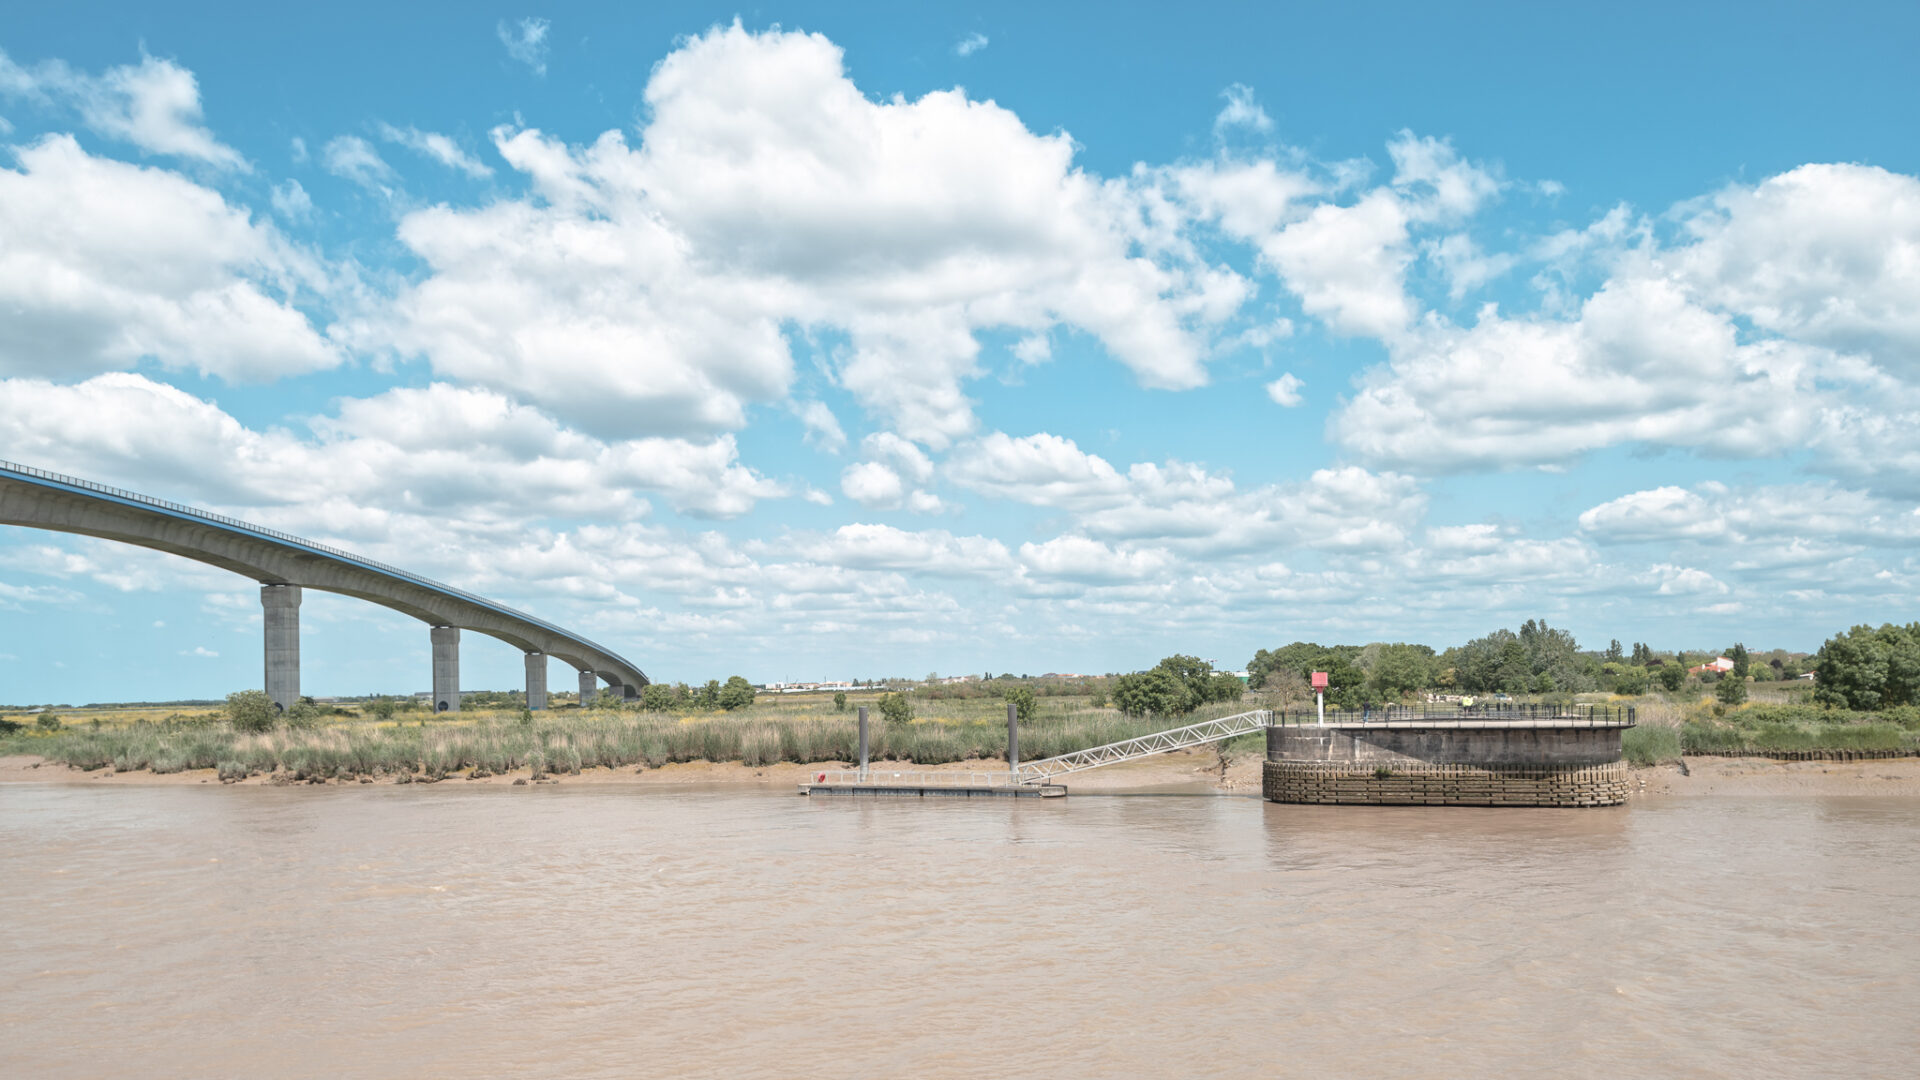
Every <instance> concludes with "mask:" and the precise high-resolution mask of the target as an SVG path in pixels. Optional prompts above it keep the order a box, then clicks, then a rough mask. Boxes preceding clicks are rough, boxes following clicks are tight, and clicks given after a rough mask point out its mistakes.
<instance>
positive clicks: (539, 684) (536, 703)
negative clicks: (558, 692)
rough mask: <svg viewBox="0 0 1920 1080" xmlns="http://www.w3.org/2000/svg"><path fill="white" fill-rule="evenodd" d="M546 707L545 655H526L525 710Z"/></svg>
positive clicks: (536, 653) (535, 653)
mask: <svg viewBox="0 0 1920 1080" xmlns="http://www.w3.org/2000/svg"><path fill="white" fill-rule="evenodd" d="M546 707H547V654H546V653H543V652H530V653H528V654H527V708H529V709H534V710H539V709H544V708H546Z"/></svg>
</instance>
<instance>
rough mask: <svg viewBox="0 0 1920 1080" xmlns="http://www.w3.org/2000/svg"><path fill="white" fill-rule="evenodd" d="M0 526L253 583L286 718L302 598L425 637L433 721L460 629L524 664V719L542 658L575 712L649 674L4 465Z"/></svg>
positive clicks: (262, 531) (273, 541) (174, 515)
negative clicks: (352, 604)
mask: <svg viewBox="0 0 1920 1080" xmlns="http://www.w3.org/2000/svg"><path fill="white" fill-rule="evenodd" d="M0 525H19V526H24V527H26V528H31V529H50V530H53V531H55V532H66V533H77V534H79V535H82V536H96V537H100V538H101V539H105V540H115V541H119V542H120V543H123V544H134V545H137V546H139V547H144V548H152V549H153V550H155V551H164V552H167V553H169V554H173V555H179V556H182V557H184V558H188V559H193V560H195V561H197V562H203V563H207V564H208V565H210V566H217V567H220V568H221V569H222V570H230V571H232V572H234V573H236V574H244V575H246V576H247V577H250V578H252V579H254V580H255V581H258V582H260V586H261V587H260V603H261V607H262V609H263V610H262V613H263V615H264V617H265V624H266V650H265V651H266V665H265V669H266V670H265V676H266V678H265V682H266V686H265V689H266V691H267V694H268V696H269V697H271V698H273V700H274V703H275V704H276V705H278V706H280V707H281V708H283V709H284V708H288V707H291V706H292V705H293V703H294V702H296V701H298V700H299V698H300V596H301V591H302V590H303V589H319V590H320V591H322V592H331V593H340V594H342V595H344V596H353V597H358V598H359V599H362V600H367V601H370V602H372V603H375V604H380V605H382V606H384V607H390V608H392V609H394V610H395V611H399V612H403V613H405V614H407V615H411V616H413V617H414V618H416V619H419V620H420V621H421V622H424V623H426V624H427V625H428V626H430V627H432V631H431V634H432V640H433V699H434V708H435V709H436V710H440V711H458V710H459V708H460V631H461V630H462V629H466V630H472V631H475V632H476V633H481V634H486V635H488V636H489V637H495V638H499V639H500V640H501V641H505V642H507V643H509V644H511V645H514V646H516V647H518V648H519V649H521V650H522V651H523V652H525V653H526V654H527V707H528V708H532V709H542V708H545V707H546V698H547V658H548V657H550V656H551V657H554V658H556V659H559V660H562V661H564V662H566V663H568V664H571V665H572V666H573V667H574V668H575V669H577V670H578V671H579V672H580V693H581V700H583V701H585V700H587V699H588V698H590V697H592V696H593V695H595V694H596V693H598V691H599V680H600V679H605V680H606V681H607V682H608V683H609V684H610V685H611V686H612V688H613V689H614V691H615V692H616V693H618V694H620V695H621V696H622V697H627V698H631V697H634V696H636V695H637V694H638V693H639V691H640V688H641V687H644V686H646V685H647V677H646V675H645V673H643V672H642V671H641V670H640V669H639V668H638V667H636V666H634V664H632V663H631V662H629V661H628V660H627V659H626V658H625V657H623V656H621V655H620V654H618V653H616V652H614V651H612V650H611V649H608V648H606V647H605V646H602V645H600V644H598V643H596V642H593V641H590V640H588V639H587V638H584V637H581V636H580V635H579V634H575V633H573V632H572V631H569V630H565V629H563V628H561V627H558V626H555V625H554V624H552V623H550V622H546V621H545V620H542V619H537V618H534V617H533V616H531V615H528V614H526V613H524V612H520V611H515V610H514V609H512V608H510V607H507V606H506V605H504V604H498V603H495V602H494V601H492V600H488V599H486V598H485V597H482V596H476V595H474V594H473V593H470V592H466V591H464V590H461V589H456V588H454V587H453V586H451V585H442V584H441V583H439V582H437V581H434V580H432V579H430V578H424V577H421V576H420V575H418V574H411V573H408V572H407V571H405V570H401V569H399V568H397V567H393V566H388V565H386V564H385V563H379V562H374V561H373V560H371V559H363V558H361V557H360V556H358V555H354V554H351V553H349V552H345V551H341V550H339V549H337V548H331V547H328V546H326V545H324V544H319V543H315V542H314V541H312V540H306V539H302V538H301V537H298V536H290V535H288V534H286V533H282V532H276V531H275V530H272V529H267V528H263V527H261V526H259V525H252V524H249V523H247V522H244V521H239V520H236V519H234V518H229V517H223V516H221V515H219V514H211V513H208V512H206V511H204V510H195V509H193V508H192V507H189V506H182V505H180V504H178V503H170V502H166V501H164V500H161V499H155V498H152V497H150V496H146V495H141V494H138V493H135V492H131V491H123V490H121V489H119V488H112V487H107V486H105V485H103V484H96V483H93V482H91V481H88V480H81V479H78V478H76V477H71V476H62V475H60V474H58V473H51V472H47V471H45V470H42V469H35V468H32V467H30V466H26V465H16V464H13V463H12V462H6V461H0Z"/></svg>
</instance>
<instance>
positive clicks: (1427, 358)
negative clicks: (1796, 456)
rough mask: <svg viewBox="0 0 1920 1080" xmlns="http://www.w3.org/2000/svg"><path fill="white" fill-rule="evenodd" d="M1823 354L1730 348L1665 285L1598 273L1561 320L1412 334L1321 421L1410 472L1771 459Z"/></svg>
mask: <svg viewBox="0 0 1920 1080" xmlns="http://www.w3.org/2000/svg"><path fill="white" fill-rule="evenodd" d="M1844 374H1845V372H1844V371H1843V370H1841V369H1839V368H1837V367H1836V366H1835V365H1834V364H1833V362H1832V357H1831V356H1830V354H1826V353H1825V352H1824V351H1821V350H1816V349H1811V348H1807V347H1805V346H1799V345H1795V344H1793V343H1789V342H1781V341H1761V342H1757V343H1754V344H1741V343H1740V335H1739V333H1738V330H1737V328H1736V327H1735V326H1734V324H1733V322H1732V321H1731V320H1730V319H1728V318H1727V317H1726V316H1724V315H1719V314H1716V313H1714V312H1711V311H1708V310H1706V309H1703V308H1701V307H1698V306H1697V305H1695V304H1693V303H1691V302H1690V301H1689V300H1688V298H1687V297H1686V296H1685V294H1683V293H1682V292H1680V291H1679V290H1678V289H1677V288H1675V287H1674V285H1673V284H1672V283H1671V282H1670V281H1667V280H1663V279H1658V278H1647V277H1638V278H1634V279H1630V280H1616V281H1614V282H1611V283H1609V284H1608V285H1607V287H1605V288H1604V289H1602V290H1601V291H1600V292H1599V293H1597V294H1596V295H1595V296H1593V297H1592V298H1591V299H1589V300H1588V301H1587V302H1586V304H1585V305H1584V306H1583V307H1582V308H1581V311H1580V314H1579V318H1578V319H1577V320H1575V321H1571V322H1563V321H1558V320H1552V319H1540V318H1527V319H1508V318H1504V317H1502V316H1500V315H1499V314H1498V313H1497V312H1496V311H1494V310H1493V309H1492V308H1491V307H1489V308H1487V309H1485V310H1483V311H1482V313H1481V317H1480V321H1479V323H1478V324H1477V325H1475V326H1474V327H1473V328H1471V329H1460V328H1455V327H1451V326H1439V327H1430V328H1426V329H1423V330H1422V331H1420V332H1419V333H1417V334H1415V335H1412V336H1410V337H1409V338H1408V339H1407V340H1406V341H1404V342H1403V343H1402V344H1401V345H1400V346H1398V347H1397V348H1396V349H1395V351H1394V356H1393V359H1392V361H1391V362H1390V364H1388V365H1386V366H1384V367H1381V368H1376V369H1373V370H1372V371H1369V372H1367V373H1366V374H1364V375H1362V376H1361V377H1360V379H1359V380H1357V382H1358V388H1359V392H1358V393H1357V394H1356V395H1355V396H1354V398H1353V399H1352V400H1350V401H1349V402H1348V403H1347V404H1346V406H1345V407H1344V408H1342V409H1341V410H1339V411H1338V412H1336V413H1335V414H1334V417H1333V418H1332V419H1331V420H1329V423H1328V430H1329V432H1330V433H1331V434H1332V435H1333V437H1334V438H1335V439H1336V440H1337V441H1338V442H1339V443H1340V444H1342V445H1344V446H1346V447H1347V448H1349V449H1351V450H1354V451H1356V452H1358V453H1359V454H1361V455H1362V456H1363V457H1364V458H1365V459H1366V460H1368V461H1372V462H1375V463H1380V464H1388V465H1392V466H1394V467H1398V468H1410V469H1416V470H1419V471H1422V472H1444V471H1451V470H1460V469H1476V468H1489V467H1492V468H1498V467H1502V466H1508V465H1552V464H1564V463H1566V462H1569V461H1572V460H1574V459H1575V458H1577V457H1578V456H1580V455H1581V454H1584V453H1587V452H1590V451H1593V450H1597V449H1601V448H1603V447H1606V446H1611V445H1616V444H1619V443H1625V442H1647V443H1654V444H1663V445H1669V446H1690V447H1698V448H1701V449H1703V450H1706V451H1709V452H1712V453H1716V454H1725V455H1729V456H1742V457H1761V456H1769V455H1772V454H1776V453H1780V452H1782V451H1783V450H1785V449H1787V448H1789V447H1791V446H1794V445H1796V444H1797V443H1799V442H1801V441H1803V440H1804V438H1805V437H1806V435H1807V434H1808V433H1809V432H1810V430H1811V427H1812V423H1813V420H1814V417H1815V415H1816V408H1815V399H1814V397H1813V392H1814V387H1815V380H1816V379H1817V378H1820V377H1823V376H1826V377H1833V376H1841V375H1844Z"/></svg>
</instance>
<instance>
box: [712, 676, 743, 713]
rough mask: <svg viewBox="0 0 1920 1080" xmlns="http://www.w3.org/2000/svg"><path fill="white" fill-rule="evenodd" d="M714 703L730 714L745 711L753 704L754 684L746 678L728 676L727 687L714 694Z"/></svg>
mask: <svg viewBox="0 0 1920 1080" xmlns="http://www.w3.org/2000/svg"><path fill="white" fill-rule="evenodd" d="M714 702H715V704H717V705H719V706H720V707H721V708H723V709H725V710H727V711H728V712H733V711H735V710H736V709H744V708H746V707H747V706H749V705H751V704H753V684H752V683H750V682H748V681H747V680H746V678H745V677H744V676H740V675H729V676H727V685H725V686H723V687H721V688H720V689H719V690H718V691H716V692H715V694H714Z"/></svg>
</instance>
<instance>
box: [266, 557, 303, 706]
mask: <svg viewBox="0 0 1920 1080" xmlns="http://www.w3.org/2000/svg"><path fill="white" fill-rule="evenodd" d="M260 614H261V616H262V620H263V621H264V622H265V624H266V642H267V649H266V680H265V681H266V686H265V690H266V691H267V696H268V697H269V698H272V699H273V706H274V708H276V709H278V710H280V711H281V712H286V711H287V710H288V709H291V708H293V707H294V706H295V705H297V704H299V703H300V586H298V585H262V586H260Z"/></svg>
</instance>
